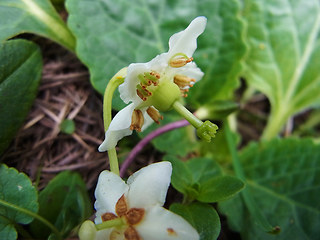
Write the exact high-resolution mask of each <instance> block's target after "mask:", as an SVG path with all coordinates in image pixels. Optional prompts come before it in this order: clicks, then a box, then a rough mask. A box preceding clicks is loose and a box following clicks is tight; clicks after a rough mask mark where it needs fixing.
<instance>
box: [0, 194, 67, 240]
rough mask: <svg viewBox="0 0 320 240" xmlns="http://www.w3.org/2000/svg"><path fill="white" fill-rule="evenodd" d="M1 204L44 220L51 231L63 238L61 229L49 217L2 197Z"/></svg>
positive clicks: (41, 220)
mask: <svg viewBox="0 0 320 240" xmlns="http://www.w3.org/2000/svg"><path fill="white" fill-rule="evenodd" d="M0 205H2V206H4V207H7V208H11V209H13V210H15V211H17V212H21V213H24V214H26V215H29V216H30V217H33V218H35V219H37V220H38V221H40V222H42V223H43V224H44V225H46V226H47V227H49V228H50V229H51V231H52V232H53V233H54V234H55V235H56V236H57V238H58V239H62V236H61V234H60V232H59V230H58V229H57V228H56V227H55V226H54V225H53V224H52V223H50V222H49V221H48V220H47V219H45V218H43V217H41V216H40V215H38V214H36V213H34V212H32V211H30V210H28V209H25V208H22V207H19V206H17V205H15V204H12V203H9V202H6V201H4V200H1V199H0Z"/></svg>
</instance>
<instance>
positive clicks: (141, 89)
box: [136, 84, 152, 101]
mask: <svg viewBox="0 0 320 240" xmlns="http://www.w3.org/2000/svg"><path fill="white" fill-rule="evenodd" d="M136 92H137V95H138V96H139V97H140V98H141V99H142V101H146V100H147V98H148V97H149V96H151V95H152V92H150V91H149V90H148V89H147V87H146V86H141V85H140V84H138V85H137V90H136Z"/></svg>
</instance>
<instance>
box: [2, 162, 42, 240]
mask: <svg viewBox="0 0 320 240" xmlns="http://www.w3.org/2000/svg"><path fill="white" fill-rule="evenodd" d="M37 211H38V195H37V191H36V189H35V188H34V187H33V186H32V183H31V181H30V179H29V178H28V177H27V176H26V175H25V174H23V173H19V172H18V171H17V170H16V169H14V168H8V167H7V166H6V165H4V164H1V165H0V239H16V237H17V233H16V231H15V229H14V224H15V223H20V224H28V223H30V222H31V221H32V220H33V217H32V216H31V215H30V214H28V212H31V213H36V212H37Z"/></svg>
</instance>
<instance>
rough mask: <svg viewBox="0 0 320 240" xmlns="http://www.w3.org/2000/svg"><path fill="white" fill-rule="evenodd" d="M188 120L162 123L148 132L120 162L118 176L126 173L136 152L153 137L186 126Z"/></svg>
mask: <svg viewBox="0 0 320 240" xmlns="http://www.w3.org/2000/svg"><path fill="white" fill-rule="evenodd" d="M188 125H189V122H188V121H187V120H184V119H183V120H180V121H177V122H173V123H169V124H167V125H164V126H163V127H160V128H158V129H156V130H155V131H153V132H151V133H149V134H148V135H147V136H146V137H145V138H143V139H142V140H141V141H140V142H139V143H138V144H137V145H136V146H135V147H134V148H133V149H132V150H131V152H130V154H129V155H128V157H127V158H126V160H125V161H124V162H123V163H122V165H121V169H120V177H124V174H125V173H126V170H127V168H128V167H129V165H130V164H131V163H132V161H133V160H134V158H135V157H136V156H137V155H138V153H139V152H140V151H141V150H142V149H143V148H144V147H145V146H146V145H147V144H148V143H149V142H150V141H151V140H152V139H154V138H156V137H158V136H159V135H161V134H163V133H166V132H169V131H171V130H173V129H176V128H181V127H185V126H188Z"/></svg>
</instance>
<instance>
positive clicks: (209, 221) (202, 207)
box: [170, 203, 221, 240]
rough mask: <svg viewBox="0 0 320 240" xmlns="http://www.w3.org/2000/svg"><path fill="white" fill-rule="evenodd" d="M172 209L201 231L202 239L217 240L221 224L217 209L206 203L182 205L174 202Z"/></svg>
mask: <svg viewBox="0 0 320 240" xmlns="http://www.w3.org/2000/svg"><path fill="white" fill-rule="evenodd" d="M170 210H171V211H173V212H175V213H176V214H179V215H180V216H182V217H183V218H184V219H186V220H187V221H188V222H189V223H190V224H191V225H192V226H193V227H194V228H195V229H196V230H197V231H198V233H199V235H200V240H215V239H217V238H218V236H219V233H220V229H221V224H220V219H219V215H218V214H217V212H216V210H215V209H214V208H213V207H212V206H210V205H208V204H204V203H192V204H190V205H182V204H178V203H174V204H172V205H171V206H170Z"/></svg>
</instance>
